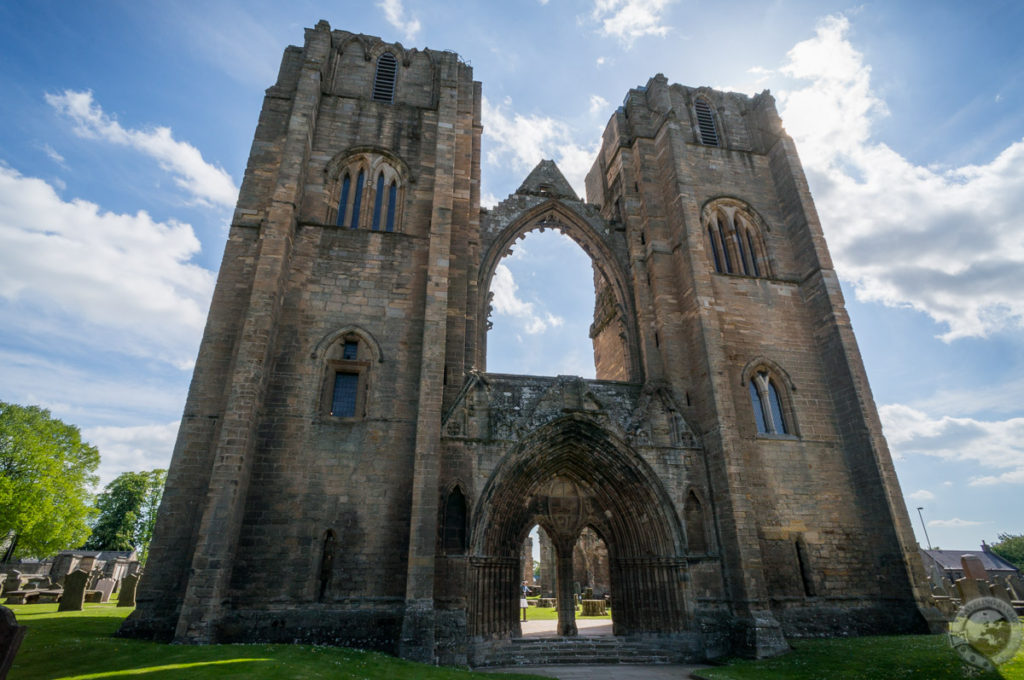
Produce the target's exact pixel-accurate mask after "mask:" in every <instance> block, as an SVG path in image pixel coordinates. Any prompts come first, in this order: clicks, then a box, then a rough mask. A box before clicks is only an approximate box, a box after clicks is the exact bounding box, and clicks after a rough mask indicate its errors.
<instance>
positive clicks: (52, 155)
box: [43, 144, 67, 168]
mask: <svg viewBox="0 0 1024 680" xmlns="http://www.w3.org/2000/svg"><path fill="white" fill-rule="evenodd" d="M43 153H45V154H46V155H47V157H49V159H50V160H52V161H53V162H54V163H56V164H57V165H59V166H61V167H62V168H66V167H67V165H66V164H65V163H64V156H62V155H60V154H59V153H57V150H56V149H54V148H53V147H52V146H50V145H49V144H43Z"/></svg>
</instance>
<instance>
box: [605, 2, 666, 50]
mask: <svg viewBox="0 0 1024 680" xmlns="http://www.w3.org/2000/svg"><path fill="white" fill-rule="evenodd" d="M674 1H675V0H594V9H593V10H592V11H591V13H590V18H591V19H593V20H594V21H596V22H598V23H599V24H600V25H601V26H600V28H599V29H598V32H599V33H600V34H601V35H604V36H606V37H609V38H618V40H619V42H621V43H622V44H623V45H624V46H625V47H626V49H629V48H630V47H632V46H633V42H634V41H635V40H636V39H637V38H642V37H643V36H645V35H661V36H663V35H667V34H668V32H669V30H670V27H669V26H666V25H665V23H664V18H663V17H662V14H663V13H664V12H665V10H666V8H668V6H669V5H671V4H672V3H673V2H674Z"/></svg>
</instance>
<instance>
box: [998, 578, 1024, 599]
mask: <svg viewBox="0 0 1024 680" xmlns="http://www.w3.org/2000/svg"><path fill="white" fill-rule="evenodd" d="M1003 580H1004V581H1005V582H1006V587H1007V588H1009V589H1010V592H1011V593H1013V599H1015V600H1024V582H1022V581H1021V578H1020V576H1017V575H1016V574H1007V575H1006V576H1004V577H1003Z"/></svg>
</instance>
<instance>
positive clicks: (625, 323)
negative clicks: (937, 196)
mask: <svg viewBox="0 0 1024 680" xmlns="http://www.w3.org/2000/svg"><path fill="white" fill-rule="evenodd" d="M480 134H481V123H480V84H479V83H477V82H474V81H473V79H472V69H471V68H470V67H469V66H468V65H466V64H465V63H464V62H462V61H461V60H460V59H459V57H458V56H457V55H456V54H454V53H451V52H438V51H432V50H416V49H405V48H403V47H402V46H401V45H397V44H387V43H384V42H382V41H381V40H380V39H379V38H373V37H368V36H364V35H355V34H352V33H348V32H345V31H331V30H330V27H329V26H328V25H327V23H326V22H320V23H319V24H318V25H317V26H316V28H314V29H310V30H307V32H306V41H305V45H304V46H303V47H302V48H297V47H289V48H288V49H287V50H286V51H285V55H284V59H283V61H282V65H281V70H280V74H279V76H278V81H277V83H276V84H275V85H274V86H273V87H271V88H270V89H269V90H267V93H266V98H265V100H264V105H263V111H262V114H261V116H260V121H259V125H258V127H257V130H256V136H255V140H254V142H253V147H252V152H251V154H250V158H249V164H248V167H247V169H246V173H245V179H244V182H243V184H242V190H241V194H240V197H239V202H238V207H237V209H236V211H235V214H234V219H233V222H232V226H231V231H230V234H229V237H228V242H227V246H226V248H225V254H224V260H223V263H222V265H221V269H220V274H219V278H218V282H217V287H216V291H215V293H214V298H213V303H212V306H211V310H210V316H209V320H208V323H207V327H206V331H205V334H204V337H203V342H202V346H201V348H200V353H199V358H198V360H197V363H196V368H195V375H194V377H193V381H192V386H191V389H190V392H189V396H188V401H187V403H186V406H185V413H184V416H183V419H182V424H181V429H180V431H179V435H178V440H177V444H176V446H175V450H174V456H173V459H172V461H171V467H170V470H169V473H168V479H167V488H166V492H165V494H164V501H163V503H162V505H161V508H160V511H159V514H158V518H157V526H156V529H155V537H154V541H153V544H152V547H151V550H150V557H149V567H148V569H147V573H146V575H145V578H143V580H142V584H141V588H140V593H139V597H138V608H137V609H136V611H135V613H134V614H133V615H132V616H131V617H130V618H129V619H128V621H127V622H126V623H125V625H124V627H123V629H122V634H125V635H134V636H146V637H155V638H159V639H168V640H170V639H174V640H177V641H180V642H199V643H202V642H215V641H257V640H264V641H287V642H290V641H303V642H320V643H334V644H346V645H353V646H360V647H366V648H375V649H381V650H384V651H388V652H391V653H395V654H400V655H402V656H404V657H406V658H411V659H415V660H420V661H427V662H440V663H466V662H467V661H468V662H470V663H474V664H487V663H491V662H494V661H495V660H498V659H500V658H501V656H502V653H503V650H505V648H506V647H507V646H508V645H509V643H510V640H511V638H513V637H515V636H517V635H519V634H520V631H519V623H518V613H519V612H518V599H519V591H518V585H519V583H520V581H521V566H520V565H521V555H520V552H521V546H522V545H523V541H524V539H525V537H526V536H527V534H528V532H529V531H530V529H531V528H532V527H533V526H534V525H540V526H541V527H542V528H543V530H544V535H546V536H547V538H548V539H549V540H550V542H551V544H552V546H553V549H554V552H555V556H556V557H555V560H554V562H555V571H556V574H555V578H554V581H555V582H556V583H557V593H558V597H559V599H562V600H563V601H568V600H567V598H569V597H571V594H572V581H573V578H572V575H573V546H574V545H575V544H576V541H577V538H578V537H579V535H580V533H581V531H583V529H585V528H587V527H589V528H590V529H592V530H593V531H594V532H595V533H596V534H597V536H599V537H600V538H601V540H602V541H603V542H604V545H605V546H606V547H607V551H608V562H609V571H610V579H611V583H610V589H611V597H612V612H613V623H614V632H615V634H616V635H617V636H620V637H621V639H622V641H623V644H627V645H628V644H630V643H631V641H635V640H638V639H640V638H642V639H643V640H644V641H645V644H646V645H647V648H648V649H649V648H651V646H652V645H653V646H655V647H660V648H661V649H662V650H663V651H664V652H665V653H666V654H668V655H670V656H671V657H672V658H678V659H704V658H709V657H715V656H719V655H722V654H727V653H747V654H751V655H769V654H774V653H779V652H781V651H784V650H785V649H786V648H787V645H786V637H787V636H801V635H822V634H825V635H828V634H848V633H851V632H852V633H867V632H882V631H906V630H916V629H920V628H922V627H923V626H924V618H923V617H922V614H921V611H920V610H919V603H920V602H923V600H922V599H921V598H922V594H921V592H920V591H919V590H918V587H917V585H916V584H917V579H918V578H919V576H920V571H921V568H920V564H919V563H918V562H917V559H918V558H917V553H916V550H915V549H914V541H913V537H912V534H911V531H910V525H909V521H908V518H907V514H906V509H905V507H904V506H903V504H902V500H901V496H900V492H899V487H898V484H897V481H896V477H895V473H894V471H893V467H892V463H891V460H890V456H889V453H888V450H887V448H886V444H885V441H884V439H883V437H882V434H881V427H880V424H879V420H878V416H877V413H876V410H875V407H874V404H873V402H872V399H871V394H870V390H869V388H868V385H867V379H866V377H865V373H864V369H863V366H862V363H861V359H860V355H859V353H858V350H857V347H856V343H855V341H854V338H853V334H852V331H851V329H850V324H849V319H848V317H847V315H846V312H845V309H844V307H843V300H842V296H841V294H840V290H839V284H838V280H837V278H836V275H835V272H834V271H833V269H832V264H831V260H830V259H829V255H828V250H827V248H826V246H825V242H824V239H823V237H822V232H821V227H820V225H819V223H818V218H817V214H816V212H815V210H814V205H813V203H812V201H811V197H810V194H809V192H808V189H807V184H806V180H805V179H804V175H803V171H802V169H801V167H800V163H799V160H798V158H797V155H796V151H795V149H794V146H793V142H792V140H791V139H790V138H789V137H788V136H787V135H786V134H785V132H784V130H783V129H782V126H781V123H780V121H779V118H778V115H777V113H776V111H775V106H774V102H773V100H772V98H771V96H770V95H768V94H767V93H763V94H761V95H758V96H756V97H752V98H751V97H747V96H744V95H738V94H729V93H722V92H717V91H713V90H709V89H706V88H698V89H694V88H688V87H683V86H680V85H669V83H668V82H667V81H666V79H665V78H664V77H663V76H660V75H658V76H655V77H654V78H652V79H651V80H650V81H649V82H648V83H647V85H646V87H642V88H638V89H635V90H632V91H630V92H629V94H628V95H627V97H626V100H625V101H624V103H623V106H622V107H621V108H620V109H619V110H618V111H617V112H616V113H615V114H614V116H613V117H612V119H611V120H610V121H609V123H608V126H607V128H606V130H605V134H604V139H603V145H602V148H601V151H600V152H599V155H598V158H597V160H596V162H595V163H594V166H593V168H592V170H591V171H590V173H589V174H588V176H587V182H586V184H587V195H588V199H589V202H583V201H581V200H580V199H579V198H578V197H577V195H576V194H575V192H574V191H573V189H572V188H571V186H570V185H569V184H568V182H566V181H565V179H564V177H563V176H562V175H561V173H560V172H559V170H558V168H557V167H555V165H554V163H552V162H550V161H544V162H541V163H540V164H539V165H538V166H537V167H536V168H535V169H534V170H533V172H532V173H530V175H529V176H528V177H527V178H526V180H525V181H524V182H523V185H522V186H521V187H520V188H519V189H518V190H517V191H516V193H514V194H512V195H511V196H509V197H508V198H507V199H506V200H505V201H503V202H501V203H500V204H499V205H498V206H496V207H495V208H494V209H493V210H490V211H486V210H484V211H482V210H480V207H479V203H480V194H479V179H480ZM543 228H553V229H558V230H560V231H562V232H563V233H565V234H566V235H568V236H569V237H571V238H573V239H574V240H575V241H576V242H577V243H579V244H580V245H581V246H582V247H583V249H584V250H585V251H586V252H587V253H588V254H589V255H590V256H591V258H592V260H593V269H594V282H595V288H596V291H597V299H596V301H595V310H594V323H593V326H592V327H591V337H592V339H593V343H594V353H595V364H596V367H597V376H598V379H597V380H583V379H581V378H576V377H572V376H557V377H539V376H513V375H499V374H490V373H488V372H487V371H486V338H487V329H488V326H489V323H488V320H487V317H488V314H489V297H488V294H487V291H488V290H489V288H490V283H491V279H492V276H493V274H494V271H495V268H496V266H497V264H498V262H499V261H500V260H501V258H502V257H503V256H504V255H505V254H506V253H507V252H508V249H509V247H510V246H511V245H512V244H513V243H514V242H515V240H516V239H518V238H520V237H521V236H522V235H523V234H525V233H527V232H529V231H532V230H534V229H543ZM538 351H543V348H538ZM559 617H560V619H559V621H558V633H559V634H560V635H565V636H572V635H574V634H575V632H576V625H575V622H574V620H573V613H572V611H571V608H568V607H560V608H559Z"/></svg>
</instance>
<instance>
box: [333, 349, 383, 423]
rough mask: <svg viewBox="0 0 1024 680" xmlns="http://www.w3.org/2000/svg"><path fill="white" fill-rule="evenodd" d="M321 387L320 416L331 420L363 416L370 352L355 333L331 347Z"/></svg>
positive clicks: (370, 359)
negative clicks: (331, 418) (328, 417)
mask: <svg viewBox="0 0 1024 680" xmlns="http://www.w3.org/2000/svg"><path fill="white" fill-rule="evenodd" d="M324 356H325V358H326V360H327V366H326V372H325V376H324V383H323V396H322V402H323V412H324V413H325V415H328V416H332V417H334V418H343V419H358V418H362V417H364V416H365V414H366V407H367V403H366V401H367V400H366V395H367V392H368V390H369V383H370V367H371V366H372V365H373V351H372V350H371V349H370V344H369V343H368V342H366V340H365V339H363V338H361V337H360V336H359V335H358V334H356V333H347V334H345V335H343V336H342V337H340V338H338V339H337V340H335V341H334V342H333V344H331V346H330V347H329V348H328V349H327V352H326V354H325V355H324Z"/></svg>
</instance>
